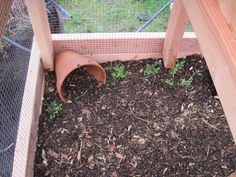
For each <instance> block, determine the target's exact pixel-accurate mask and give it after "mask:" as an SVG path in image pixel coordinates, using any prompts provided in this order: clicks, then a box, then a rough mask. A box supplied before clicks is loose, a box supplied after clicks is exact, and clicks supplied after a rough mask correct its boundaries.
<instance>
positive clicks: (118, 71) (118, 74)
mask: <svg viewBox="0 0 236 177" xmlns="http://www.w3.org/2000/svg"><path fill="white" fill-rule="evenodd" d="M110 70H111V75H112V77H113V78H115V79H123V78H126V77H127V74H126V73H125V66H124V65H122V64H118V65H115V66H113V67H112V69H110Z"/></svg>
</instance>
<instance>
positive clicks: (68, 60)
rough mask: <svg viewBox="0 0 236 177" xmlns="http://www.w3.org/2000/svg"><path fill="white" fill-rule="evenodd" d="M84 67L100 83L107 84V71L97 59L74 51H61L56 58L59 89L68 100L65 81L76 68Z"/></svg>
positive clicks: (57, 85) (61, 95)
mask: <svg viewBox="0 0 236 177" xmlns="http://www.w3.org/2000/svg"><path fill="white" fill-rule="evenodd" d="M80 67H83V68H85V69H86V70H87V72H88V73H89V74H90V75H92V76H93V77H94V78H95V79H96V80H97V81H98V83H99V84H105V82H106V72H105V71H104V69H103V68H102V66H101V65H99V64H98V63H97V62H96V61H94V60H92V59H89V58H86V57H84V56H83V55H80V54H78V53H77V52H74V51H64V52H62V53H60V54H59V55H58V56H57V57H56V60H55V72H56V78H57V83H56V87H57V91H58V94H59V96H60V98H61V99H62V100H63V101H66V98H65V95H64V92H63V88H62V87H63V82H64V81H65V79H66V78H67V76H68V75H69V74H70V73H71V72H73V71H74V70H75V69H78V68H80Z"/></svg>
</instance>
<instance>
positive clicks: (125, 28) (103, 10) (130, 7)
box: [60, 0, 170, 33]
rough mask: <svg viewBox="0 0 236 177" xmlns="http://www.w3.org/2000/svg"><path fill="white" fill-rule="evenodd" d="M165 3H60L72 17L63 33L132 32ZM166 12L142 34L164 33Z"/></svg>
mask: <svg viewBox="0 0 236 177" xmlns="http://www.w3.org/2000/svg"><path fill="white" fill-rule="evenodd" d="M167 2H168V0H60V4H61V5H62V6H63V7H64V8H65V9H66V10H68V11H69V12H70V13H71V15H72V17H71V19H70V20H68V21H67V22H66V24H65V32H67V33H74V32H81V33H92V32H132V31H136V30H137V29H138V28H139V27H140V26H142V25H143V24H144V23H145V21H142V20H140V19H139V18H138V17H145V18H150V17H151V16H153V15H154V14H155V13H156V12H157V11H158V10H159V9H160V8H161V7H162V6H163V5H164V4H165V3H167ZM169 13H170V10H169V8H167V9H166V10H165V11H164V12H163V13H162V14H161V15H160V16H159V17H158V18H157V19H155V20H154V21H153V22H152V23H151V24H150V25H149V26H148V27H147V28H146V29H145V30H144V31H148V32H156V31H166V28H167V20H168V17H169Z"/></svg>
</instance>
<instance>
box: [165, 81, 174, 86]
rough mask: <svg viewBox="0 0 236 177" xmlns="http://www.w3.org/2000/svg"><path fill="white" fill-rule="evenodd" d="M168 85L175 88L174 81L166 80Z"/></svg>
mask: <svg viewBox="0 0 236 177" xmlns="http://www.w3.org/2000/svg"><path fill="white" fill-rule="evenodd" d="M165 83H166V85H168V86H170V87H172V86H174V80H173V79H166V80H165Z"/></svg>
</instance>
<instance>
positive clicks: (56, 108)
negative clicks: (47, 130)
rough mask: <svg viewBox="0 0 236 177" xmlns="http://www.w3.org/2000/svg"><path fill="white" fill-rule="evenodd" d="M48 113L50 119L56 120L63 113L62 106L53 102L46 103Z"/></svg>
mask: <svg viewBox="0 0 236 177" xmlns="http://www.w3.org/2000/svg"><path fill="white" fill-rule="evenodd" d="M45 105H46V107H47V108H46V110H45V111H46V112H47V113H48V114H49V117H50V119H55V118H56V117H57V116H58V115H59V114H60V113H61V111H62V104H61V103H57V102H56V101H53V102H51V103H46V104H45Z"/></svg>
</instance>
